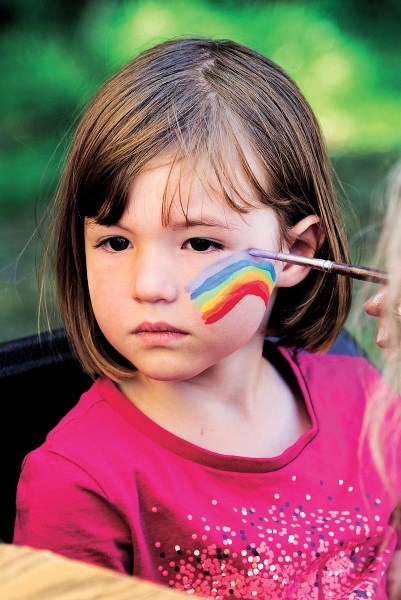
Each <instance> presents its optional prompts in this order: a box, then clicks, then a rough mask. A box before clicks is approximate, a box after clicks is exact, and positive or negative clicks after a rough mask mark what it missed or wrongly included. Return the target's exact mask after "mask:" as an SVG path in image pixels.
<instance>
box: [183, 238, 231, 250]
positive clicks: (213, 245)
mask: <svg viewBox="0 0 401 600" xmlns="http://www.w3.org/2000/svg"><path fill="white" fill-rule="evenodd" d="M184 246H189V247H190V248H192V250H195V252H207V251H213V250H221V249H222V247H223V246H222V244H219V243H218V242H213V241H212V240H209V239H207V238H197V237H196V238H191V239H189V240H188V241H186V242H185V244H184Z"/></svg>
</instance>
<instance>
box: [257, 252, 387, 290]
mask: <svg viewBox="0 0 401 600" xmlns="http://www.w3.org/2000/svg"><path fill="white" fill-rule="evenodd" d="M248 254H250V255H251V256H255V257H259V258H270V259H271V260H279V261H281V262H285V263H290V264H292V265H300V266H302V267H309V268H311V269H317V270H318V271H324V272H325V273H334V274H335V275H344V276H345V277H351V278H352V279H361V280H362V281H372V282H373V283H381V284H384V283H387V281H388V275H387V273H385V272H384V271H379V270H377V269H371V268H369V267H360V266H358V265H349V264H347V263H341V262H335V261H333V260H326V259H324V258H309V257H307V256H298V255H296V254H286V253H285V252H272V251H269V250H258V249H257V248H250V249H249V250H248Z"/></svg>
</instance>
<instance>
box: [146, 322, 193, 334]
mask: <svg viewBox="0 0 401 600" xmlns="http://www.w3.org/2000/svg"><path fill="white" fill-rule="evenodd" d="M134 333H181V334H185V333H186V332H185V331H183V330H182V329H178V328H177V327H174V326H173V325H170V324H169V323H164V322H162V321H158V322H156V323H150V322H148V321H145V322H144V323H141V324H140V325H139V326H138V327H137V328H136V329H135V330H134Z"/></svg>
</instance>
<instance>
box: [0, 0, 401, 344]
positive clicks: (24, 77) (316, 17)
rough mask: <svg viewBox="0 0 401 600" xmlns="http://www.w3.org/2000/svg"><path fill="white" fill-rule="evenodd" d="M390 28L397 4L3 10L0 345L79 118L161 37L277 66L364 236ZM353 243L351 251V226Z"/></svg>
mask: <svg viewBox="0 0 401 600" xmlns="http://www.w3.org/2000/svg"><path fill="white" fill-rule="evenodd" d="M400 22H401V2H400V0H382V1H381V2H380V3H379V2H378V1H377V0H373V1H370V2H369V3H367V2H365V1H362V0H357V1H351V0H338V1H335V0H322V1H317V0H315V1H314V0H311V1H309V2H306V1H303V2H301V1H287V2H284V1H270V2H269V1H262V0H259V1H257V0H254V1H248V2H245V1H241V0H236V1H235V0H220V1H218V0H215V1H213V0H191V2H188V1H187V0H175V1H173V0H123V1H113V0H82V1H78V0H70V1H69V2H68V3H66V2H64V1H63V2H62V1H61V0H12V1H11V0H10V1H8V2H7V1H6V0H2V1H1V2H0V68H1V73H2V81H3V94H2V96H1V100H0V119H1V123H2V129H1V138H0V217H1V219H2V230H3V240H2V241H0V261H1V262H0V285H1V290H0V292H1V297H0V303H1V304H0V310H1V315H2V316H0V319H1V320H0V340H2V339H9V338H10V337H18V336H20V335H23V334H24V333H27V334H29V333H32V332H34V331H35V328H36V320H35V317H34V315H35V310H36V302H37V299H36V292H35V289H36V287H35V286H36V279H34V276H33V273H34V270H35V269H34V254H35V249H34V248H32V246H33V244H30V243H28V247H27V249H25V250H24V252H23V253H22V256H21V258H20V260H19V261H18V260H17V258H18V256H19V254H20V253H21V252H22V251H23V249H24V246H25V245H26V243H27V242H28V240H29V238H30V235H31V233H32V231H33V228H34V222H35V211H36V209H37V207H41V206H45V205H46V204H47V203H48V201H49V198H50V197H51V195H52V192H53V190H54V187H55V185H56V183H57V180H58V177H59V174H60V170H61V168H62V161H63V157H64V154H65V150H66V147H67V145H68V142H69V139H70V135H71V132H72V131H73V130H74V127H75V125H76V123H77V120H78V119H79V116H80V114H81V113H82V110H83V109H84V107H85V105H86V104H87V102H88V101H89V99H90V98H91V96H92V95H93V94H94V92H95V91H96V90H97V89H98V87H99V86H100V85H101V84H102V82H103V81H105V79H106V78H107V77H109V76H110V75H111V74H112V73H113V72H115V71H116V70H117V69H118V68H119V67H120V66H121V65H122V64H123V63H125V62H126V61H127V60H129V59H130V58H131V57H132V56H133V55H135V54H137V53H139V52H140V51H141V50H143V49H144V48H147V47H149V46H151V45H153V44H155V43H156V42H158V41H160V40H163V39H166V38H169V37H172V36H178V35H208V36H211V37H219V38H224V37H225V38H233V39H235V40H237V41H239V42H242V43H244V44H247V45H249V46H251V47H253V48H255V49H257V50H259V51H261V52H262V53H264V54H266V55H268V56H269V57H270V58H272V59H273V60H275V61H276V62H278V63H279V64H280V65H281V66H283V67H284V69H286V70H287V71H288V73H289V74H290V75H291V76H292V77H293V78H294V79H295V81H296V82H297V83H298V84H299V86H300V88H301V89H302V91H303V92H304V94H305V96H306V97H307V98H308V100H309V102H310V103H311V105H312V107H313V109H314V110H315V113H316V115H317V117H318V119H319V121H320V123H321V125H322V128H323V132H324V134H325V137H326V140H327V145H328V149H329V153H330V156H331V158H332V161H333V164H334V167H335V169H336V171H337V173H338V175H339V178H340V180H341V182H342V185H343V189H344V191H345V193H346V194H347V195H348V197H349V198H350V200H351V202H352V203H353V205H354V207H355V209H356V213H357V215H358V217H359V219H360V221H361V226H363V227H364V228H365V229H367V230H369V228H370V226H371V219H372V216H371V215H372V214H373V213H372V210H373V209H375V210H376V212H375V213H374V215H375V216H374V219H376V218H377V219H380V210H378V208H377V207H378V206H379V204H378V203H377V202H376V200H377V198H378V197H379V196H380V190H381V185H382V182H383V181H384V178H385V176H386V173H387V171H388V169H389V168H390V166H391V165H392V164H393V162H394V161H395V160H396V159H397V158H398V157H399V156H400V155H401V136H400V134H399V131H400V114H401V113H400V92H401V78H400V68H399V65H400V50H401V36H400V35H399V24H400ZM5 229H7V230H9V233H7V234H4V230H5ZM351 234H352V235H356V237H357V238H358V249H357V248H356V250H355V251H359V250H360V244H359V241H360V239H361V236H360V235H359V236H358V230H357V228H356V227H355V226H354V229H352V227H351ZM25 313H26V314H25Z"/></svg>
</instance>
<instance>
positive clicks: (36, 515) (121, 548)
mask: <svg viewBox="0 0 401 600" xmlns="http://www.w3.org/2000/svg"><path fill="white" fill-rule="evenodd" d="M16 508H17V514H16V522H15V528H14V540H13V541H14V543H15V544H18V545H27V546H31V547H33V548H38V549H47V550H51V551H53V552H56V553H58V554H61V555H63V556H66V557H68V558H72V559H75V560H82V561H84V562H88V563H91V564H95V565H98V566H102V567H106V568H111V569H114V570H116V571H119V572H121V573H126V574H132V572H133V556H132V554H133V552H132V540H131V535H130V531H129V529H128V527H127V525H126V524H125V522H124V521H123V519H122V517H121V515H119V514H118V512H117V511H116V510H115V508H113V505H112V503H111V502H110V501H109V500H108V498H107V494H106V493H105V491H104V490H103V489H101V486H100V485H99V484H98V483H97V482H96V481H95V480H94V479H93V478H92V477H91V475H90V474H89V473H87V472H86V471H85V470H84V469H82V468H81V467H80V466H79V465H77V464H74V463H73V462H71V461H70V460H68V459H66V458H65V457H64V456H61V455H59V454H56V453H53V452H49V451H47V450H43V449H39V450H36V451H34V452H31V453H30V454H29V455H28V456H27V457H26V458H25V460H24V463H23V466H22V471H21V475H20V479H19V483H18V489H17V498H16Z"/></svg>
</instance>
